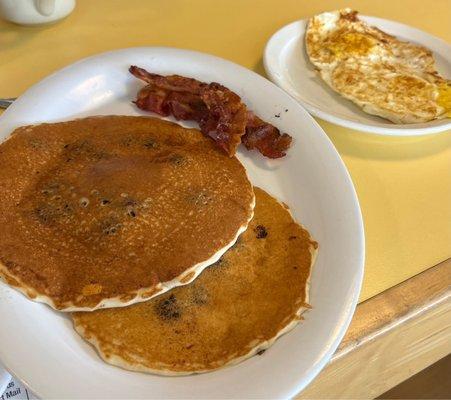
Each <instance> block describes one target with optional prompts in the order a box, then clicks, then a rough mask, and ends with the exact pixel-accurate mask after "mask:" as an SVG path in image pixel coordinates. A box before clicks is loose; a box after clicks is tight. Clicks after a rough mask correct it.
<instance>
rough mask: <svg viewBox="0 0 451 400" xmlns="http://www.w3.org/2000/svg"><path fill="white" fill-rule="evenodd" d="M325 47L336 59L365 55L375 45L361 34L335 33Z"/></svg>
mask: <svg viewBox="0 0 451 400" xmlns="http://www.w3.org/2000/svg"><path fill="white" fill-rule="evenodd" d="M333 36H334V37H331V38H330V44H329V45H328V46H327V47H328V49H329V50H331V51H332V52H333V53H334V54H335V55H336V56H337V57H342V56H346V55H366V54H368V53H369V52H370V50H371V48H372V47H373V46H374V44H375V40H374V39H373V38H371V37H368V36H366V35H364V34H362V33H358V32H347V33H341V32H336V33H335V34H334V35H333Z"/></svg>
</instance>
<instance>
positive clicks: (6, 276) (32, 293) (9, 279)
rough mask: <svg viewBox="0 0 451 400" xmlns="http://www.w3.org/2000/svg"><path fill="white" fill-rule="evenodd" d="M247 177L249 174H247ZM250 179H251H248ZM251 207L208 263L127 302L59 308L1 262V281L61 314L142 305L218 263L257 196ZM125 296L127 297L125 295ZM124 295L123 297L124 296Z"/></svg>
mask: <svg viewBox="0 0 451 400" xmlns="http://www.w3.org/2000/svg"><path fill="white" fill-rule="evenodd" d="M246 176H247V174H246ZM248 179H249V178H248ZM250 207H251V214H250V217H249V219H248V220H247V221H246V223H245V224H244V225H241V226H240V228H239V229H238V231H237V233H236V235H235V237H234V238H233V239H232V241H231V242H229V243H228V244H227V245H225V246H224V247H222V248H221V249H220V250H218V251H217V252H216V253H215V254H213V255H212V256H211V257H210V258H209V259H207V260H206V261H202V262H200V263H197V264H195V265H194V266H192V267H190V268H188V269H187V270H185V271H183V273H182V274H180V275H179V276H177V277H175V278H174V279H172V280H170V281H166V282H159V283H158V284H157V285H156V286H153V287H147V288H141V289H138V290H137V291H135V292H132V293H134V297H133V298H132V299H130V300H127V301H121V299H120V297H119V296H118V297H110V298H106V299H103V300H101V301H100V302H99V303H97V304H96V305H95V306H94V307H77V306H74V305H72V303H71V302H67V303H65V305H63V306H61V307H58V306H57V305H56V304H55V302H54V301H53V300H52V299H51V298H50V297H48V296H46V295H42V294H39V293H38V292H37V291H36V290H35V289H34V288H32V287H31V286H27V285H26V284H24V283H23V282H22V281H21V280H20V279H19V278H17V277H15V276H14V275H12V274H10V273H9V271H8V269H7V268H6V266H5V265H4V264H3V263H2V262H0V280H2V281H3V282H5V283H6V284H7V285H9V286H10V287H12V288H14V289H16V290H18V291H19V292H20V293H22V294H23V295H25V296H26V297H27V298H28V299H30V300H32V301H35V302H38V303H44V304H47V305H48V306H50V307H52V308H53V309H55V310H57V311H61V312H74V311H95V310H99V309H102V308H116V307H126V306H129V305H132V304H135V303H141V302H144V301H148V300H150V299H152V298H153V297H156V296H159V295H161V294H163V293H165V292H167V291H168V290H170V289H173V288H175V287H178V286H184V285H187V284H189V283H191V282H192V281H194V280H195V279H196V278H197V277H198V276H199V275H200V274H201V272H202V271H203V270H204V269H205V268H207V267H209V266H210V265H212V264H214V263H215V262H216V261H218V260H219V259H220V258H221V257H222V255H223V254H224V253H225V252H226V251H227V250H228V249H230V248H231V247H232V246H233V245H234V244H235V243H236V241H237V240H238V237H239V236H240V235H241V234H242V233H243V232H244V231H246V229H247V227H248V225H249V223H250V221H251V220H252V218H253V217H254V208H255V194H254V196H253V200H252V203H251V205H250ZM149 291H154V293H153V294H152V295H151V296H143V294H146V292H149ZM124 295H127V293H126V294H124ZM124 295H122V296H124Z"/></svg>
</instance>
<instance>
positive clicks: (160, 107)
mask: <svg viewBox="0 0 451 400" xmlns="http://www.w3.org/2000/svg"><path fill="white" fill-rule="evenodd" d="M129 71H130V72H131V73H132V74H133V75H134V76H136V77H137V78H139V79H141V80H143V81H144V82H146V83H147V84H148V85H147V86H145V87H144V88H143V89H141V90H140V91H139V93H138V96H137V99H136V101H135V104H136V105H137V106H138V107H139V108H141V109H143V110H147V111H152V112H155V113H157V114H160V115H162V116H168V115H173V116H174V117H175V118H176V119H178V120H194V121H196V122H198V123H199V126H200V129H201V131H202V133H203V134H204V135H206V136H209V137H211V138H212V139H213V140H214V141H215V142H216V144H217V145H218V146H219V147H220V148H221V149H223V150H224V151H225V152H226V153H227V154H228V155H229V156H233V155H234V154H235V152H236V149H237V147H238V146H239V144H240V143H241V141H242V142H243V143H244V145H245V146H246V148H247V149H248V150H251V149H257V150H259V151H260V152H261V153H262V154H263V155H264V156H266V157H269V158H279V157H283V156H285V154H286V153H285V151H286V150H287V149H288V148H289V146H290V144H291V136H289V135H287V134H283V135H281V134H280V131H279V130H278V129H277V128H276V127H274V126H273V125H271V124H268V123H267V122H265V121H263V120H262V119H260V118H259V117H257V116H256V115H255V114H254V113H253V112H251V111H248V110H247V108H246V105H245V104H243V103H242V101H241V98H240V97H239V96H238V95H237V94H236V93H234V92H232V91H231V90H229V89H228V88H226V87H224V86H222V85H220V84H219V83H215V82H213V83H210V84H207V83H204V82H200V81H198V80H196V79H192V78H186V77H183V76H179V75H168V76H162V75H158V74H153V73H150V72H148V71H146V70H144V69H142V68H138V67H136V66H131V67H130V69H129Z"/></svg>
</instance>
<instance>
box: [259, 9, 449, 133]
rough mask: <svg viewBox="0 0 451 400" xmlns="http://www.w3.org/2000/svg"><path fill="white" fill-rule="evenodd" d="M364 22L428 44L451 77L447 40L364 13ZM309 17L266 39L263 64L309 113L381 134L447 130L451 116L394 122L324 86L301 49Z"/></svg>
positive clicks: (303, 45)
mask: <svg viewBox="0 0 451 400" xmlns="http://www.w3.org/2000/svg"><path fill="white" fill-rule="evenodd" d="M361 18H362V20H364V21H366V22H367V23H369V24H370V25H374V26H376V27H378V28H380V29H382V30H383V31H384V32H387V33H389V34H391V35H394V36H396V37H398V38H399V39H401V40H406V41H411V42H413V43H418V44H421V45H423V46H426V47H428V48H429V49H431V50H432V51H433V52H434V57H435V60H436V65H437V70H438V71H439V72H440V73H441V74H442V76H444V77H447V78H451V46H450V45H449V44H447V43H446V42H445V41H443V40H441V39H439V38H436V37H435V36H432V35H429V34H428V33H425V32H422V31H420V30H418V29H415V28H412V27H410V26H407V25H403V24H400V23H398V22H393V21H387V20H385V19H381V18H375V17H366V16H362V17H361ZM306 25H307V20H301V21H296V22H293V23H291V24H289V25H286V26H284V27H283V28H281V29H280V30H279V31H277V32H276V33H275V34H274V35H273V36H272V37H271V39H270V40H269V41H268V43H267V45H266V48H265V54H264V65H265V70H266V73H267V74H268V77H269V78H270V79H271V80H272V81H273V82H274V83H275V84H277V85H278V86H279V87H281V88H282V89H284V90H285V91H287V92H288V93H289V94H290V95H291V96H293V97H294V98H295V99H296V100H298V101H299V102H300V103H301V104H302V105H303V106H304V107H305V108H306V109H307V110H308V111H309V112H310V113H311V114H312V115H314V116H316V117H319V118H322V119H324V120H326V121H329V122H332V123H334V124H337V125H341V126H344V127H348V128H352V129H357V130H360V131H365V132H371V133H378V134H382V135H399V136H411V135H424V134H432V133H437V132H441V131H445V130H448V129H451V119H449V118H448V119H442V120H436V121H432V122H427V123H422V124H394V123H392V122H390V121H388V120H385V119H383V118H380V117H377V116H373V115H370V114H367V113H365V112H363V111H362V110H361V109H360V108H359V107H358V106H357V105H355V104H354V103H352V102H351V101H350V100H347V99H345V98H343V97H341V96H340V95H339V94H338V93H335V92H334V91H333V90H332V89H331V88H329V87H328V86H327V84H326V83H325V82H323V81H322V79H321V78H320V77H319V75H318V74H317V73H316V72H315V70H314V67H313V65H312V64H311V63H310V61H309V60H308V56H307V54H306V52H305V44H304V35H305V29H306Z"/></svg>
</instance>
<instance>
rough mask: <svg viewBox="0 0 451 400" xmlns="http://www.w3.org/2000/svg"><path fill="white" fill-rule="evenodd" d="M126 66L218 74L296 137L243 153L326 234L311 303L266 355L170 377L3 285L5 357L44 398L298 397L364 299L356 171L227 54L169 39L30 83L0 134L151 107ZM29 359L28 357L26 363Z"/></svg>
mask: <svg viewBox="0 0 451 400" xmlns="http://www.w3.org/2000/svg"><path fill="white" fill-rule="evenodd" d="M130 64H136V65H139V66H141V67H144V68H146V69H148V70H151V71H154V72H159V73H163V74H172V73H176V74H183V75H186V76H192V77H196V78H198V79H201V80H203V81H219V82H221V83H223V84H224V85H226V86H228V87H230V88H231V89H232V90H234V91H236V92H237V93H238V94H239V95H240V96H242V97H243V99H244V101H245V102H246V103H247V104H248V106H249V107H250V108H251V109H253V110H255V111H256V112H257V113H258V115H260V116H261V117H263V118H264V119H265V120H268V121H270V122H272V123H273V124H275V125H276V126H278V127H279V128H281V129H282V131H284V132H289V133H290V134H292V135H293V137H294V143H293V146H292V148H291V149H290V150H289V152H288V156H287V157H285V158H284V159H280V160H269V159H265V158H264V157H262V156H261V155H259V154H258V153H256V152H247V151H246V150H243V149H241V150H240V152H239V158H240V159H241V160H242V162H243V163H244V165H245V166H246V168H247V170H248V172H249V176H250V178H251V180H252V182H253V183H254V184H255V185H258V186H261V187H262V188H264V189H266V190H268V191H269V192H270V193H272V194H274V195H276V196H277V197H279V198H280V199H282V200H283V201H285V202H286V203H287V204H289V205H290V206H291V208H292V212H293V214H294V216H295V217H296V218H297V219H299V220H300V221H301V222H302V223H303V224H304V225H305V226H306V227H307V228H308V229H309V230H310V231H311V233H312V234H313V236H314V237H315V238H316V239H317V240H318V242H319V246H320V247H319V256H318V259H317V262H316V266H315V269H314V271H313V276H312V279H311V298H310V300H311V304H312V305H313V309H312V310H310V311H309V312H307V313H306V314H305V317H306V320H305V321H303V322H301V323H300V325H298V326H297V327H296V328H295V329H294V330H292V331H291V332H290V333H288V334H286V335H284V336H283V337H281V338H280V339H279V340H278V341H277V342H276V343H275V345H274V346H273V347H271V348H270V349H269V350H268V351H266V352H265V353H264V354H263V355H262V356H256V357H253V358H251V359H249V360H247V361H245V362H243V363H241V364H239V365H237V366H234V367H230V368H225V369H223V370H220V371H216V372H211V373H207V374H201V375H196V376H188V377H172V378H168V377H160V376H153V375H146V374H142V373H133V372H129V371H125V370H122V369H119V368H116V367H113V366H110V365H108V364H105V363H104V362H103V361H101V360H100V358H99V357H98V356H97V354H96V353H95V351H94V350H93V348H92V347H91V346H89V345H88V344H87V343H85V342H84V341H83V340H82V339H81V338H80V337H79V336H78V335H77V334H76V333H75V332H74V330H73V329H72V324H71V321H70V319H69V317H68V316H67V315H64V314H61V313H56V312H55V311H53V310H51V309H50V308H49V307H47V306H45V305H43V304H37V303H34V302H31V301H29V300H27V299H26V298H25V297H24V296H22V295H21V294H19V293H18V292H16V291H15V290H13V289H11V288H9V287H8V286H6V285H5V284H2V283H0V318H1V319H6V320H9V325H10V327H11V329H9V330H5V329H3V330H0V343H1V344H2V345H1V346H0V359H1V360H2V362H3V363H4V364H5V365H7V366H8V368H9V370H10V371H11V372H12V373H13V374H14V375H15V376H17V377H18V378H20V379H22V380H23V381H25V382H26V383H27V384H28V385H29V386H30V388H31V390H32V391H33V392H34V393H36V394H37V395H38V396H39V397H42V398H68V397H78V398H110V399H115V398H150V397H152V398H180V397H181V398H262V397H265V398H288V397H291V396H293V395H294V394H295V393H297V392H298V391H299V390H300V389H302V388H303V387H305V385H307V384H308V383H309V382H310V381H311V380H312V379H313V378H314V376H315V375H316V374H317V373H318V372H319V371H320V370H321V368H323V366H324V365H325V363H326V362H327V360H328V359H329V358H330V356H331V355H332V353H333V352H334V350H335V349H336V347H337V346H338V344H339V342H340V340H341V339H342V337H343V335H344V333H345V331H346V328H347V326H348V324H349V322H350V320H351V317H352V314H353V312H354V308H355V305H356V302H357V299H358V295H359V291H360V287H361V282H362V276H363V263H364V233H363V225H362V219H361V213H360V209H359V204H358V201H357V197H356V193H355V191H354V187H353V185H352V182H351V179H350V177H349V175H348V172H347V170H346V168H345V166H344V164H343V162H342V160H341V159H340V156H339V155H338V153H337V152H336V150H335V148H334V147H333V145H332V143H331V142H330V140H329V139H328V137H327V136H326V135H325V133H324V132H323V131H322V129H321V128H320V127H319V126H318V125H317V124H316V122H315V121H314V120H313V119H312V118H311V117H310V115H309V114H308V113H307V112H306V111H305V110H304V109H303V108H302V107H301V106H300V105H299V104H298V103H297V102H296V101H295V100H294V99H292V98H291V97H290V96H288V95H287V94H286V93H285V92H283V91H282V90H280V89H279V88H277V87H276V86H275V85H273V84H272V83H271V82H269V81H268V80H266V79H264V78H262V77H261V76H259V75H257V74H255V73H253V72H251V71H249V70H247V69H245V68H243V67H240V66H238V65H236V64H233V63H231V62H229V61H225V60H223V59H220V58H217V57H213V56H209V55H206V54H201V53H196V52H191V51H186V50H177V49H171V48H131V49H124V50H119V51H114V52H109V53H104V54H100V55H97V56H95V57H91V58H88V59H85V60H82V61H80V62H78V63H75V64H73V65H71V66H69V67H67V68H65V69H63V70H61V71H58V72H56V73H55V74H53V75H51V76H49V77H48V78H46V79H44V80H43V81H41V82H40V83H38V84H37V85H35V86H33V87H32V88H30V89H29V90H28V91H27V92H26V93H25V94H23V95H22V96H21V97H20V98H19V99H18V100H17V101H16V102H14V104H13V105H12V106H11V107H10V108H8V110H7V111H6V112H5V113H4V114H3V115H2V116H1V117H0V137H6V136H7V135H8V134H9V133H10V132H11V130H12V129H13V128H15V127H17V126H19V125H24V124H30V123H36V122H40V121H54V120H63V119H72V118H76V117H80V116H87V115H95V114H128V115H143V114H144V115H149V114H148V113H144V112H141V111H139V110H137V109H136V107H135V106H134V105H133V104H132V103H131V100H132V99H134V98H135V96H136V93H137V91H138V89H139V88H141V87H142V86H143V83H142V82H140V81H138V80H137V79H136V78H134V77H133V76H131V75H130V74H129V73H128V71H127V70H128V67H129V65H130ZM279 114H280V116H279ZM276 115H277V116H279V117H276ZM287 284H289V283H288V282H287ZM212 334H214V332H213V333H212ZM10 349H14V351H12V350H10ZM30 355H32V356H30ZM24 358H27V359H28V360H29V361H28V362H27V363H24V362H22V361H21V360H22V359H24ZM50 381H51V383H50V384H49V382H50Z"/></svg>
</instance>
